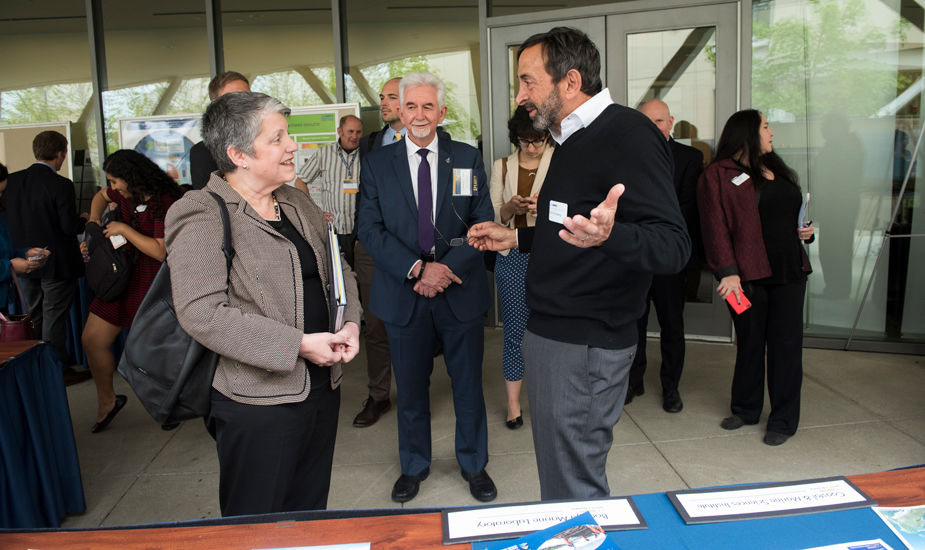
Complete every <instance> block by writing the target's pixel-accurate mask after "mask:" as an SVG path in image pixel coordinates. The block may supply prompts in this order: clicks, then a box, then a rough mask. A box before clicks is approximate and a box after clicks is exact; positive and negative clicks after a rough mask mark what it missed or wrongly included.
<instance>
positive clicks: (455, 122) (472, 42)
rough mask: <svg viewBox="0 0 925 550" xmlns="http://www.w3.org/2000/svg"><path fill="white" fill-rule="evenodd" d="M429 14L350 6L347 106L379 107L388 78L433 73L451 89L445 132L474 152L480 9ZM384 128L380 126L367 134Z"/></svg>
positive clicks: (371, 4) (355, 0) (367, 0)
mask: <svg viewBox="0 0 925 550" xmlns="http://www.w3.org/2000/svg"><path fill="white" fill-rule="evenodd" d="M428 8H430V9H424V8H418V9H411V8H410V7H409V6H405V5H386V4H384V3H382V2H378V1H376V0H347V10H346V11H347V25H348V27H347V39H348V46H349V56H348V57H349V59H350V65H351V67H350V68H349V71H348V72H349V75H348V78H347V101H350V102H357V103H359V104H360V105H361V106H372V107H378V105H379V91H380V89H381V88H382V85H383V84H384V83H385V82H386V81H387V80H389V79H390V78H394V77H399V76H403V75H405V74H408V73H410V72H415V71H427V72H431V73H434V74H436V75H437V76H439V77H440V78H442V79H443V81H444V83H445V84H446V87H447V93H446V104H447V116H446V120H445V121H444V123H443V129H444V130H446V131H447V132H449V134H450V135H451V136H452V137H453V139H454V140H456V141H461V142H465V143H468V144H470V145H473V146H476V145H477V144H478V141H479V138H480V137H481V119H480V116H481V115H480V104H481V99H480V97H479V95H480V90H479V75H480V72H479V71H480V67H479V21H478V7H477V5H475V4H473V5H472V6H458V5H457V6H454V7H440V6H438V5H435V6H429V7H428ZM380 127H381V122H378V123H377V124H376V125H375V126H374V127H364V132H365V133H369V132H371V131H373V130H377V129H379V128H380Z"/></svg>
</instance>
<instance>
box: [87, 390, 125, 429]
mask: <svg viewBox="0 0 925 550" xmlns="http://www.w3.org/2000/svg"><path fill="white" fill-rule="evenodd" d="M127 402H128V397H125V396H124V395H117V396H116V404H115V405H113V406H112V410H111V411H109V414H107V415H106V418H104V419H103V421H102V422H97V423H96V424H94V425H93V427H92V428H90V433H95V434H98V433H100V432H101V431H103V430H105V429H106V426H108V425H109V423H110V422H112V420H113V418H115V417H116V415H117V414H119V411H121V410H122V407H124V406H125V404H126V403H127Z"/></svg>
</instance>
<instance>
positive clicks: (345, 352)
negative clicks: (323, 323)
mask: <svg viewBox="0 0 925 550" xmlns="http://www.w3.org/2000/svg"><path fill="white" fill-rule="evenodd" d="M359 351H360V328H359V327H358V326H357V325H356V323H344V328H342V329H341V330H340V331H339V332H337V333H336V334H332V333H330V332H316V333H313V334H305V335H303V336H302V344H301V346H299V357H302V358H303V359H305V360H307V361H309V362H310V363H313V364H315V365H318V366H320V367H330V366H331V365H333V364H335V363H349V362H350V361H351V360H353V358H354V357H356V355H357V353H358V352H359Z"/></svg>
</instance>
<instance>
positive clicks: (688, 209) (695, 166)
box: [668, 138, 705, 270]
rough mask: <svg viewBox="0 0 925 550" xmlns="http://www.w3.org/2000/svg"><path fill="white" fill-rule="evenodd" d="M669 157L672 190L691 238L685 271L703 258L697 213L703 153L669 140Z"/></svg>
mask: <svg viewBox="0 0 925 550" xmlns="http://www.w3.org/2000/svg"><path fill="white" fill-rule="evenodd" d="M668 144H669V145H670V146H671V156H672V159H673V160H674V189H675V192H676V193H677V194H678V204H679V205H680V206H681V215H682V216H684V221H685V223H686V224H687V234H688V235H690V237H691V258H690V260H688V263H687V266H686V267H685V270H687V269H690V268H693V267H695V266H696V265H698V264H699V263H700V259H701V258H704V257H705V256H704V254H703V239H702V238H701V236H700V215H699V213H698V212H697V180H699V179H700V174H702V173H703V153H701V152H700V151H698V150H697V149H694V148H693V147H689V146H687V145H683V144H681V143H678V142H677V141H675V140H674V138H671V139H669V140H668Z"/></svg>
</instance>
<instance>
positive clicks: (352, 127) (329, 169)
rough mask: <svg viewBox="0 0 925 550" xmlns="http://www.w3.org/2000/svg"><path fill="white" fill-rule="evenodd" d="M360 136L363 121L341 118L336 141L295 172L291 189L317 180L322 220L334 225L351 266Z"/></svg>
mask: <svg viewBox="0 0 925 550" xmlns="http://www.w3.org/2000/svg"><path fill="white" fill-rule="evenodd" d="M361 137H363V122H362V121H361V120H360V119H359V118H357V117H355V116H353V115H346V116H344V117H341V119H340V124H338V127H337V138H338V139H337V141H335V142H334V143H332V144H330V145H327V146H325V147H323V148H321V149H320V150H319V151H318V152H317V153H315V154H314V155H312V157H311V158H309V159H308V161H307V162H306V163H305V164H304V165H303V166H302V169H301V170H299V177H298V178H297V179H296V181H295V186H296V188H298V189H301V190H302V191H305V192H306V193H307V192H308V184H310V183H312V182H314V181H315V180H316V179H318V178H321V182H320V187H321V190H322V197H323V199H322V204H319V205H318V206H320V207H321V209H322V210H324V217H325V218H327V220H328V221H330V222H332V223H333V224H334V231H335V232H336V233H337V236H338V241H339V242H340V248H341V250H342V251H343V253H344V256H345V257H346V258H347V262H348V263H349V264H350V266H351V267H352V266H353V244H354V239H355V237H354V236H353V221H354V216H353V214H354V212H355V211H356V196H357V190H358V186H359V181H360V161H359V158H358V157H359V152H360V150H359V148H360V138H361Z"/></svg>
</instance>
